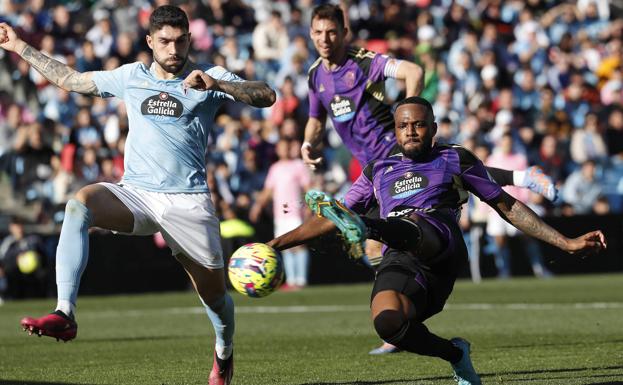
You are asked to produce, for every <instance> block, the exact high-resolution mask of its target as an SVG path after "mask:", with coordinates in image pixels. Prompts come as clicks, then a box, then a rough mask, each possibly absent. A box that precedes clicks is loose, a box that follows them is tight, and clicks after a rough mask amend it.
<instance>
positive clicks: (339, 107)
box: [301, 4, 557, 354]
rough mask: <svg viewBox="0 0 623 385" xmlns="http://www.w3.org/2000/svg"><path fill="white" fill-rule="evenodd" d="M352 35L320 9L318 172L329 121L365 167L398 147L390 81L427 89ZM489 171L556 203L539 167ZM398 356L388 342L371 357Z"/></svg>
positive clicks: (312, 91)
mask: <svg viewBox="0 0 623 385" xmlns="http://www.w3.org/2000/svg"><path fill="white" fill-rule="evenodd" d="M347 35H348V28H346V26H345V23H344V14H343V12H342V9H341V8H340V7H339V6H337V5H331V4H324V5H320V6H317V7H316V8H314V10H313V11H312V16H311V28H310V38H311V40H312V42H313V44H314V47H315V48H316V51H317V52H318V55H319V58H318V60H316V62H315V63H314V64H313V65H312V67H311V68H310V70H309V119H308V121H307V124H306V126H305V142H304V143H303V146H302V147H301V156H302V158H303V161H304V162H305V163H306V164H308V165H309V166H310V167H311V168H312V169H315V168H316V166H318V165H319V164H320V163H321V162H322V158H313V157H312V154H313V153H314V152H316V151H317V150H318V148H319V145H320V144H321V142H322V138H323V134H324V129H325V123H326V119H327V116H328V117H329V118H330V119H331V121H332V123H333V126H334V127H335V130H336V132H337V133H338V134H339V135H340V137H341V138H342V142H343V143H344V145H345V146H346V147H347V148H348V149H349V150H350V152H351V153H352V154H353V156H354V157H355V158H356V159H357V160H358V161H359V163H360V164H361V165H366V164H368V162H370V161H373V160H376V159H383V158H385V157H386V156H388V155H389V154H390V152H391V151H392V149H393V148H394V147H395V145H396V137H395V136H394V119H393V116H392V113H391V109H390V106H389V105H387V104H386V103H385V101H384V99H385V81H386V80H387V79H388V78H395V79H398V80H403V81H404V82H405V93H406V97H411V96H417V95H419V94H420V92H421V91H422V89H423V87H424V73H423V70H422V68H421V67H420V66H418V65H417V64H415V63H412V62H409V61H407V60H397V59H393V58H390V57H387V56H385V55H380V54H377V53H376V52H372V51H368V50H366V49H363V48H358V47H354V46H350V45H348V43H347ZM487 171H488V172H489V174H490V175H491V177H492V178H493V179H494V180H495V181H496V182H497V183H499V184H500V185H502V186H506V185H516V186H520V187H527V188H529V189H530V190H532V191H534V192H536V193H538V194H542V195H544V196H545V197H546V198H547V199H549V200H552V201H553V200H554V199H555V198H556V194H557V190H556V187H555V185H554V183H553V182H552V180H551V178H549V177H548V176H547V175H545V174H544V173H543V172H542V170H541V169H540V168H539V167H536V166H533V167H529V168H528V169H527V170H520V171H508V170H502V169H498V168H488V170H487ZM368 216H369V217H371V218H375V217H376V218H378V212H376V211H372V212H370V213H368ZM366 256H367V258H368V259H369V261H370V263H371V264H372V265H376V264H377V263H379V261H380V257H381V244H380V243H378V242H374V241H370V242H368V243H367V244H366ZM396 351H397V349H396V348H395V347H393V346H391V345H390V344H387V343H386V344H383V345H382V346H381V347H379V348H376V349H374V350H372V351H371V352H370V353H371V354H383V353H391V352H396Z"/></svg>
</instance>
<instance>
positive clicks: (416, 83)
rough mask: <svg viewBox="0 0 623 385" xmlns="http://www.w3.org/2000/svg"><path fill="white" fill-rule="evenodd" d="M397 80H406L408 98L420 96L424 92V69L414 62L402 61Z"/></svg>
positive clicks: (397, 72)
mask: <svg viewBox="0 0 623 385" xmlns="http://www.w3.org/2000/svg"><path fill="white" fill-rule="evenodd" d="M396 79H398V80H404V82H405V93H406V97H407V98H408V97H411V96H419V95H420V93H422V90H424V69H422V67H420V66H419V65H417V64H415V63H413V62H410V61H406V60H402V61H400V64H398V69H397V71H396Z"/></svg>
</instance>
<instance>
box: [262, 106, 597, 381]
mask: <svg viewBox="0 0 623 385" xmlns="http://www.w3.org/2000/svg"><path fill="white" fill-rule="evenodd" d="M394 119H395V122H396V124H395V134H396V140H397V147H396V148H395V151H394V152H393V153H392V154H390V155H389V156H388V157H385V158H383V159H378V160H373V161H371V162H370V163H368V165H367V166H366V167H365V169H364V171H363V173H362V174H361V176H360V177H359V178H358V179H357V181H356V182H355V183H354V184H353V186H352V187H351V188H350V190H349V191H348V192H347V194H346V196H345V202H344V204H342V203H340V202H337V201H335V200H334V199H332V198H331V197H329V196H328V195H326V194H324V193H322V192H319V191H310V192H308V193H307V195H306V201H307V203H308V205H309V206H310V208H311V209H312V210H313V211H315V212H316V213H317V214H318V215H317V216H314V217H313V218H311V219H310V220H308V221H307V222H305V223H304V224H302V225H301V226H300V227H298V228H296V229H295V230H292V231H291V232H289V233H286V234H284V235H283V236H281V237H278V238H276V239H274V240H272V241H270V242H268V245H270V246H272V247H274V248H276V249H277V250H284V249H287V248H290V247H293V246H297V245H300V244H302V243H305V242H307V241H309V240H311V239H313V238H315V237H317V236H320V235H323V234H326V233H328V232H331V231H333V230H335V229H336V227H337V229H339V230H340V231H341V232H342V234H343V236H344V239H345V242H346V243H347V245H348V246H349V247H350V250H351V252H352V256H353V257H355V258H357V257H361V253H360V252H361V250H362V248H363V241H364V240H365V239H366V238H372V239H376V240H378V241H380V242H382V243H383V244H384V250H383V254H384V256H383V260H382V262H381V264H380V265H379V267H378V269H377V273H376V278H375V282H374V288H373V289H372V298H371V313H372V319H373V323H374V328H375V330H376V332H377V333H378V335H379V336H380V337H381V338H382V339H383V340H385V341H388V342H390V343H392V344H394V345H396V346H398V347H399V348H400V349H402V350H405V351H408V352H412V353H416V354H420V355H426V356H433V357H439V358H441V359H443V360H446V361H448V362H449V363H450V364H451V365H452V368H453V370H454V374H455V379H456V380H457V382H458V383H459V384H460V385H479V384H481V381H480V378H479V376H478V374H477V373H476V371H475V370H474V367H473V366H472V363H471V359H470V356H469V353H470V344H469V343H468V342H467V341H466V340H464V339H462V338H452V339H450V340H448V339H445V338H442V337H440V336H437V335H435V334H433V333H431V332H430V331H429V330H428V328H427V327H426V326H425V325H424V321H425V320H427V319H428V318H430V317H432V316H433V315H435V314H437V313H439V312H440V311H441V310H442V309H443V307H444V304H445V302H446V300H447V298H448V296H449V295H450V293H451V292H452V289H453V286H454V282H455V280H456V277H457V273H458V272H459V270H460V269H461V267H462V266H463V264H464V263H465V262H466V261H467V249H466V247H465V243H464V242H463V237H462V235H461V231H460V228H459V225H458V216H459V213H460V209H461V206H462V204H463V203H464V202H465V199H466V197H467V192H468V191H469V192H471V193H473V194H475V195H476V196H478V197H479V198H480V199H481V200H482V201H484V202H486V203H487V204H489V205H490V206H491V207H492V208H493V209H495V210H496V211H497V212H498V213H500V215H501V216H502V217H503V218H504V219H506V220H507V221H508V222H509V223H511V224H512V225H514V226H515V227H517V228H518V229H520V230H521V231H523V232H524V233H525V234H526V235H530V236H533V237H535V238H537V239H540V240H542V241H545V242H547V243H549V244H551V245H553V246H556V247H559V248H560V249H562V250H565V251H567V252H569V253H584V252H598V251H600V250H603V249H605V247H606V242H605V238H604V235H603V234H602V232H601V231H593V232H590V233H587V234H584V235H582V236H580V237H578V238H573V239H571V238H567V237H565V236H564V235H562V234H560V233H559V232H558V231H556V230H555V229H553V228H552V227H550V226H549V225H547V224H546V223H544V222H543V221H542V220H541V219H540V218H539V217H538V216H537V215H536V214H535V213H534V212H533V211H532V210H531V209H529V208H528V207H527V206H525V205H524V204H523V203H521V202H520V201H517V200H515V199H514V198H513V197H511V196H510V195H508V194H507V193H506V192H504V190H502V188H501V187H500V186H499V185H498V184H497V183H495V182H494V181H493V180H491V179H490V177H489V174H488V173H487V171H486V169H485V167H484V166H483V164H482V162H481V161H480V160H478V158H477V157H476V156H475V155H473V154H472V153H471V152H469V151H468V150H466V149H464V148H463V147H461V146H459V145H438V144H433V136H434V135H435V133H436V131H437V124H436V123H435V121H434V116H433V110H432V106H431V105H430V103H429V102H428V101H426V100H425V99H422V98H419V97H411V98H407V99H404V100H402V101H400V102H399V103H398V104H397V108H396V111H395V114H394ZM374 206H378V207H379V210H380V217H381V218H380V219H370V218H367V217H365V216H362V215H363V214H365V213H366V212H368V211H369V210H370V209H371V208H372V207H374Z"/></svg>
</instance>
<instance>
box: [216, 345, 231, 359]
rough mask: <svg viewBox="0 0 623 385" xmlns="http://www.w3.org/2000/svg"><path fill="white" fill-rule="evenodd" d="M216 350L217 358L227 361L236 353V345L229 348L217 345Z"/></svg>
mask: <svg viewBox="0 0 623 385" xmlns="http://www.w3.org/2000/svg"><path fill="white" fill-rule="evenodd" d="M214 350H215V351H216V356H217V357H218V358H219V359H221V360H226V359H228V358H229V356H231V353H232V352H233V351H234V344H231V345H228V346H222V345H216V346H214Z"/></svg>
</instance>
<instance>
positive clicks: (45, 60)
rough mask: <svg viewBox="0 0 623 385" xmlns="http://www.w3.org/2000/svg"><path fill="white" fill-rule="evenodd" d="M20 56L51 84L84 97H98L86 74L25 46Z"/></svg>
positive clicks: (94, 86)
mask: <svg viewBox="0 0 623 385" xmlns="http://www.w3.org/2000/svg"><path fill="white" fill-rule="evenodd" d="M21 56H22V58H23V59H24V60H26V61H27V62H28V63H29V64H30V65H31V66H32V67H33V68H34V69H36V70H37V71H39V73H41V75H43V76H44V77H45V78H46V79H48V80H49V81H50V82H51V83H52V84H55V85H57V86H58V87H60V88H62V89H64V90H67V91H75V92H79V93H81V94H85V95H95V96H96V95H99V93H98V91H97V86H96V85H95V83H94V82H93V80H91V78H90V76H89V75H87V74H83V73H80V72H78V71H76V70H74V69H72V68H70V67H68V66H67V65H65V64H63V63H61V62H59V61H57V60H54V59H52V58H50V57H48V56H46V55H44V54H42V53H41V52H39V51H37V50H36V49H34V48H33V47H31V46H29V45H26V48H24V50H23V51H22V53H21Z"/></svg>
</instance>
